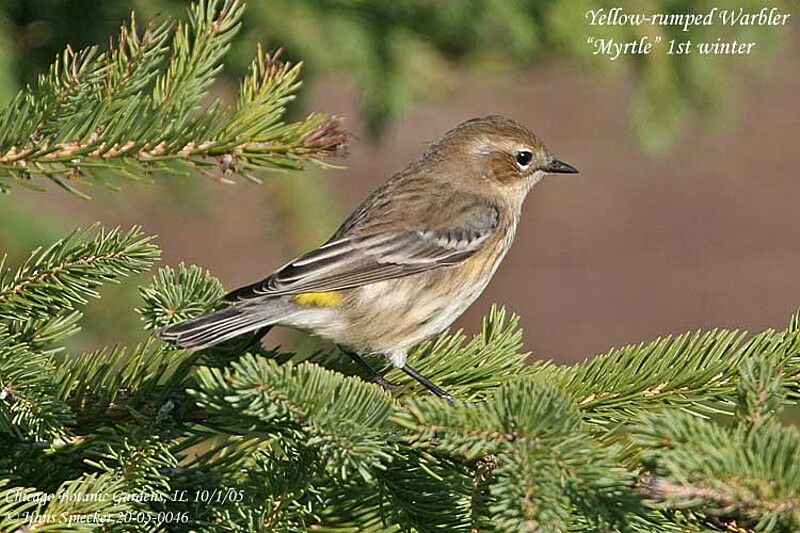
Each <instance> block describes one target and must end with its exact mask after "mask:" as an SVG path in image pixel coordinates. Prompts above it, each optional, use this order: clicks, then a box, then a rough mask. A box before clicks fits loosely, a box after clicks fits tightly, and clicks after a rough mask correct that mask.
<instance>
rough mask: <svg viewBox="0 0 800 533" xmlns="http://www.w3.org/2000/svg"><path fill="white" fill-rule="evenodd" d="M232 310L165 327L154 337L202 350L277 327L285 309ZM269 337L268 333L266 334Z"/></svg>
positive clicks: (224, 310) (227, 308)
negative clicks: (257, 331) (241, 336)
mask: <svg viewBox="0 0 800 533" xmlns="http://www.w3.org/2000/svg"><path fill="white" fill-rule="evenodd" d="M278 307H279V308H278V309H265V308H263V307H262V308H246V307H238V306H231V307H226V308H225V309H220V310H219V311H214V312H213V313H209V314H207V315H203V316H201V317H198V318H193V319H191V320H185V321H183V322H179V323H177V324H172V325H170V326H165V327H163V328H161V329H159V330H158V331H156V333H155V335H156V337H158V338H159V339H162V340H165V341H167V342H173V343H175V344H177V345H178V346H180V347H181V348H187V349H190V350H202V349H204V348H208V347H210V346H214V345H215V344H219V343H221V342H223V341H226V340H228V339H232V338H234V337H238V336H239V335H243V334H245V333H248V332H251V331H255V330H260V329H262V328H266V327H268V326H271V325H272V324H275V323H276V322H277V321H279V320H280V319H281V317H282V315H283V314H284V313H285V310H284V309H280V307H281V306H278ZM264 333H266V332H264Z"/></svg>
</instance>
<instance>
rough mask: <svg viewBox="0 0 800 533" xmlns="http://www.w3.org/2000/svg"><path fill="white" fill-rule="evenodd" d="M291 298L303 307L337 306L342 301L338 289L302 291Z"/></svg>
mask: <svg viewBox="0 0 800 533" xmlns="http://www.w3.org/2000/svg"><path fill="white" fill-rule="evenodd" d="M293 300H294V301H295V302H297V303H298V304H300V305H302V306H304V307H339V306H340V305H341V303H342V293H341V292H340V291H328V292H304V293H301V294H298V295H296V296H295V297H294V298H293Z"/></svg>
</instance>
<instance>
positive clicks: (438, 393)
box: [401, 365, 453, 403]
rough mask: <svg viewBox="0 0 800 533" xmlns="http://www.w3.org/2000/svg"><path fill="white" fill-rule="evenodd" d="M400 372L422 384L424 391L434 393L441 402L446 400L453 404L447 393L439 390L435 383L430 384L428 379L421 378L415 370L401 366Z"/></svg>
mask: <svg viewBox="0 0 800 533" xmlns="http://www.w3.org/2000/svg"><path fill="white" fill-rule="evenodd" d="M401 370H402V371H403V372H405V373H406V374H408V375H409V376H411V377H412V378H414V379H416V380H417V381H419V382H420V383H422V384H423V385H424V386H425V388H426V389H428V390H429V391H431V392H432V393H434V394H435V395H436V396H438V397H439V398H442V399H443V400H447V402H448V403H453V397H452V396H450V393H449V392H447V391H446V390H444V389H443V388H441V387H440V386H439V385H437V384H436V383H434V382H432V381H431V380H429V379H428V378H426V377H425V376H423V375H422V374H420V373H419V372H417V371H416V370H414V369H413V368H411V367H410V366H408V365H403V366H402V367H401Z"/></svg>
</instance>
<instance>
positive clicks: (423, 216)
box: [157, 116, 578, 399]
mask: <svg viewBox="0 0 800 533" xmlns="http://www.w3.org/2000/svg"><path fill="white" fill-rule="evenodd" d="M576 172H578V170H577V169H576V168H575V167H573V166H571V165H569V164H567V163H564V162H563V161H560V160H559V159H556V158H555V157H553V155H552V154H551V153H550V151H549V150H548V149H547V147H545V145H544V144H543V143H542V141H541V140H539V138H538V137H537V136H536V135H535V134H534V133H533V132H531V130H529V129H528V128H526V127H525V126H523V125H521V124H519V123H517V122H515V121H514V120H511V119H509V118H505V117H501V116H488V117H483V118H475V119H472V120H468V121H466V122H464V123H463V124H460V125H459V126H457V127H455V128H454V129H452V130H450V131H449V132H447V133H446V134H445V135H444V137H442V138H441V139H440V140H438V141H437V142H435V143H433V144H432V145H431V146H430V147H429V148H428V150H427V151H426V152H425V153H424V154H423V155H422V157H421V158H420V159H418V160H416V161H414V162H412V163H410V164H409V165H408V166H407V167H406V168H405V169H403V170H402V171H400V172H399V173H397V174H395V175H394V176H392V177H391V178H390V179H389V180H388V181H387V182H386V183H385V184H384V185H383V186H381V187H380V188H379V189H377V190H376V191H375V192H373V193H372V194H371V195H370V196H369V197H368V198H367V199H366V200H365V201H364V202H363V203H362V204H361V206H359V207H358V209H356V210H355V212H354V213H353V214H352V215H350V217H349V218H348V219H347V220H345V222H344V223H343V224H342V226H341V227H340V228H339V229H338V230H337V231H336V233H334V235H333V237H331V238H330V240H328V241H327V242H326V243H325V244H323V245H322V246H320V247H319V248H317V249H315V250H312V251H310V252H308V253H307V254H305V255H302V256H300V257H298V258H297V259H294V260H293V261H291V262H290V263H288V264H286V265H285V266H283V267H281V268H280V269H278V270H277V271H276V272H274V273H273V274H271V275H270V276H269V277H267V278H265V279H263V280H262V281H259V282H258V283H255V284H253V285H248V286H246V287H242V288H240V289H237V290H235V291H233V292H231V293H230V294H229V295H228V296H227V300H228V301H229V302H230V306H229V307H227V308H224V309H222V310H219V311H215V312H213V313H210V314H208V315H205V316H201V317H199V318H195V319H193V320H188V321H185V322H181V323H179V324H175V325H171V326H167V327H165V328H163V329H161V330H160V331H159V332H158V333H157V335H158V336H159V337H160V338H162V339H165V340H168V341H172V342H175V343H176V344H178V345H179V346H181V347H184V348H189V349H202V348H206V347H209V346H212V345H214V344H217V343H219V342H222V341H224V340H226V339H230V338H232V337H236V336H238V335H242V334H244V333H248V332H258V335H259V337H260V336H261V335H262V334H264V333H266V331H268V330H269V328H270V327H271V326H273V325H282V326H291V327H294V328H299V329H302V330H307V331H310V332H312V333H314V334H316V335H319V336H321V337H325V338H328V339H332V340H333V341H335V342H336V343H337V344H339V345H340V346H344V347H346V348H345V350H344V351H346V353H347V354H348V355H349V356H350V357H352V358H353V360H354V361H356V362H357V363H358V364H359V365H361V366H362V367H363V368H365V369H366V370H367V371H368V372H370V373H371V375H372V376H373V378H374V379H375V380H376V381H377V382H379V383H381V384H382V385H388V383H387V382H386V381H385V380H384V379H383V377H382V376H381V375H380V374H379V373H378V372H377V371H375V370H374V369H373V368H372V367H371V366H370V365H369V364H368V363H367V362H366V361H365V360H364V359H363V358H362V357H361V356H362V355H367V354H374V353H380V354H384V355H386V357H388V358H389V360H390V361H391V363H392V364H393V365H395V366H397V367H399V368H401V369H402V370H403V371H405V372H406V373H407V374H409V375H410V376H412V377H413V378H414V379H416V380H417V381H419V382H420V383H422V384H423V385H425V386H426V387H427V388H428V389H429V390H431V391H432V392H434V393H435V394H437V395H439V396H441V397H444V398H447V399H451V397H450V395H449V394H448V393H447V392H445V391H444V390H442V389H441V388H440V387H438V386H437V385H435V384H434V383H432V382H430V381H429V380H428V379H426V378H425V377H424V376H422V375H420V374H419V372H417V371H416V370H414V369H413V368H411V367H410V366H408V364H407V363H406V355H407V354H408V351H409V349H411V348H412V347H413V346H414V345H416V344H418V343H420V342H422V341H423V340H425V339H427V338H429V337H430V336H432V335H434V334H436V333H439V332H441V331H442V330H444V329H445V328H447V327H448V326H449V325H450V324H452V323H453V321H454V320H456V318H458V317H459V316H460V315H461V314H462V313H463V312H464V311H465V310H466V309H467V307H469V305H470V304H471V303H472V302H473V301H475V299H476V298H477V297H478V296H479V295H480V294H481V292H483V290H484V288H486V285H487V284H488V283H489V280H491V278H492V276H493V275H494V273H495V270H497V267H498V265H499V264H500V261H502V259H503V257H504V256H505V255H506V252H507V251H508V249H509V247H510V246H511V243H512V241H513V240H514V234H515V232H516V229H517V223H518V222H519V218H520V213H521V210H522V203H523V201H524V200H525V197H526V196H527V194H528V191H530V189H531V187H533V186H534V185H535V184H536V183H538V182H539V181H540V180H541V179H542V178H543V177H544V176H545V174H552V173H559V174H574V173H576Z"/></svg>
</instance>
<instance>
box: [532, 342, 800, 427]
mask: <svg viewBox="0 0 800 533" xmlns="http://www.w3.org/2000/svg"><path fill="white" fill-rule="evenodd" d="M745 339H746V334H745V333H742V332H737V331H726V330H713V331H710V332H705V333H695V334H689V333H686V334H683V335H679V336H677V337H674V338H673V337H667V338H662V339H657V340H655V341H652V342H649V343H642V344H639V345H635V346H626V347H624V348H619V349H614V350H612V351H610V352H609V353H607V354H604V355H600V356H597V357H595V358H592V359H589V360H587V361H586V362H584V363H580V364H578V365H573V366H556V365H551V364H547V363H544V364H542V363H539V364H535V365H534V368H533V369H532V370H531V371H532V372H533V373H534V374H535V375H538V376H539V377H540V378H541V379H546V380H552V382H553V383H556V384H557V385H558V387H559V388H561V389H562V390H564V391H565V392H566V393H568V394H569V395H570V396H572V397H573V398H574V399H575V401H576V402H577V403H578V405H579V406H580V408H581V410H582V411H583V412H584V413H585V418H586V420H587V421H589V422H591V423H592V424H597V425H598V426H600V427H602V428H608V427H611V426H613V425H614V424H616V423H620V422H625V421H629V420H631V418H632V417H635V416H636V415H637V414H638V413H642V412H646V411H647V410H651V409H654V408H659V407H664V406H675V407H680V408H681V409H684V410H686V411H689V412H693V413H696V414H697V415H700V416H710V415H715V414H723V415H731V414H733V413H734V411H735V410H736V398H737V394H738V393H737V386H738V383H739V371H740V369H741V368H742V367H743V365H745V363H746V362H747V361H749V360H750V359H752V358H754V357H761V358H763V359H764V360H765V361H768V362H769V364H772V365H775V366H776V367H778V368H782V369H783V371H784V385H783V386H784V388H785V389H786V390H788V389H790V388H796V387H797V385H798V383H800V358H798V357H797V354H798V352H800V333H799V332H798V331H796V330H795V331H793V330H791V329H789V330H786V331H782V332H777V331H774V330H767V331H765V332H762V333H760V334H759V335H756V336H754V337H752V338H750V339H747V340H745Z"/></svg>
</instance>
